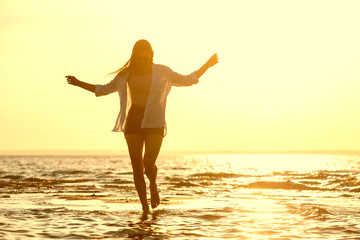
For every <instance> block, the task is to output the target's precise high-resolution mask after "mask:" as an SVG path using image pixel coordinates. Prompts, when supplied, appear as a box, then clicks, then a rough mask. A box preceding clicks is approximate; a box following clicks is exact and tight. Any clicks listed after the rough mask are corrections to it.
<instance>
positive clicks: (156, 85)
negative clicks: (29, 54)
mask: <svg viewBox="0 0 360 240" xmlns="http://www.w3.org/2000/svg"><path fill="white" fill-rule="evenodd" d="M153 56H154V53H153V50H152V48H151V45H150V43H149V42H148V41H146V40H139V41H137V42H136V43H135V45H134V47H133V51H132V54H131V58H130V60H129V61H127V62H126V64H125V65H124V66H123V67H122V68H120V69H119V70H117V71H115V72H113V74H116V76H115V78H114V79H113V80H112V81H110V82H109V83H107V84H105V85H93V84H89V83H86V82H82V81H79V80H78V79H77V78H75V77H74V76H66V78H67V81H68V83H69V84H72V85H74V86H79V87H81V88H83V89H86V90H88V91H91V92H93V93H95V95H96V96H102V95H107V94H109V93H113V92H118V93H119V96H120V113H119V115H118V118H117V120H116V124H115V127H114V129H113V131H115V132H124V135H125V139H126V142H127V145H128V150H129V155H130V158H131V164H132V168H133V177H134V182H135V187H136V190H137V192H138V195H139V198H140V201H141V204H142V209H143V212H144V214H147V213H148V212H149V206H148V203H147V197H146V183H145V179H144V169H145V174H146V176H147V177H148V179H149V182H150V186H149V187H150V195H151V207H152V208H156V207H157V206H158V205H159V204H160V198H159V193H158V189H157V185H156V176H157V171H158V170H157V167H156V165H155V162H156V159H157V156H158V154H159V151H160V148H161V144H162V141H163V137H164V136H165V134H166V123H165V107H166V97H167V95H168V94H169V92H170V89H171V86H190V85H193V84H196V83H198V81H199V80H198V79H199V78H200V77H201V76H202V75H203V74H204V73H205V72H206V70H207V69H209V68H210V67H212V66H214V65H215V64H216V63H218V57H217V55H216V54H214V55H213V56H212V57H211V58H210V59H209V60H208V61H207V62H206V63H205V64H204V65H203V66H202V67H201V68H200V69H199V70H197V71H195V72H193V73H191V74H189V75H181V74H178V73H176V72H174V71H172V70H171V69H170V68H169V67H167V66H164V65H160V64H154V63H153ZM144 146H145V153H144V155H143V148H144Z"/></svg>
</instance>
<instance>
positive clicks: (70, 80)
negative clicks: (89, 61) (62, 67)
mask: <svg viewBox="0 0 360 240" xmlns="http://www.w3.org/2000/svg"><path fill="white" fill-rule="evenodd" d="M65 78H66V80H67V82H68V84H71V85H75V86H78V85H79V84H78V83H79V82H80V81H79V80H78V79H77V78H76V77H74V76H69V75H68V76H65Z"/></svg>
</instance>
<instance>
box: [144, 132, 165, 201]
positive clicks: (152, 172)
mask: <svg viewBox="0 0 360 240" xmlns="http://www.w3.org/2000/svg"><path fill="white" fill-rule="evenodd" d="M162 140H163V137H162V136H161V135H158V134H152V135H148V136H146V137H145V154H144V166H145V174H146V176H147V177H148V179H149V181H150V194H151V207H152V208H156V207H157V206H159V204H160V197H159V192H158V189H157V184H156V176H157V171H158V170H157V167H156V165H155V162H156V159H157V157H158V155H159V152H160V148H161V144H162Z"/></svg>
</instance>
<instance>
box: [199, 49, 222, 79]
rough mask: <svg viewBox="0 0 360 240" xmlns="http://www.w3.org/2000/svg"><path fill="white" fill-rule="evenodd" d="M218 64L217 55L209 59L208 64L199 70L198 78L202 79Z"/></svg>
mask: <svg viewBox="0 0 360 240" xmlns="http://www.w3.org/2000/svg"><path fill="white" fill-rule="evenodd" d="M218 62H219V58H218V55H217V54H216V53H215V54H214V55H212V56H211V57H210V58H209V60H207V62H206V63H205V64H204V65H203V66H202V67H201V68H199V70H197V71H196V76H197V78H200V77H201V76H202V75H203V74H204V73H205V72H206V71H207V70H208V69H209V68H211V67H212V66H214V65H215V64H217V63H218Z"/></svg>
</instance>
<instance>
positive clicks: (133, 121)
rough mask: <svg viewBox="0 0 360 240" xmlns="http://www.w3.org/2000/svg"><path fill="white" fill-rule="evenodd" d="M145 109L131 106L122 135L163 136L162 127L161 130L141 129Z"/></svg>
mask: <svg viewBox="0 0 360 240" xmlns="http://www.w3.org/2000/svg"><path fill="white" fill-rule="evenodd" d="M144 112H145V108H142V107H138V106H134V105H133V106H131V108H130V110H129V113H128V116H127V119H126V125H125V132H124V134H125V135H126V134H137V135H141V136H144V137H145V136H147V135H151V134H158V135H161V136H164V127H161V128H141V123H142V120H143V118H144Z"/></svg>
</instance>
